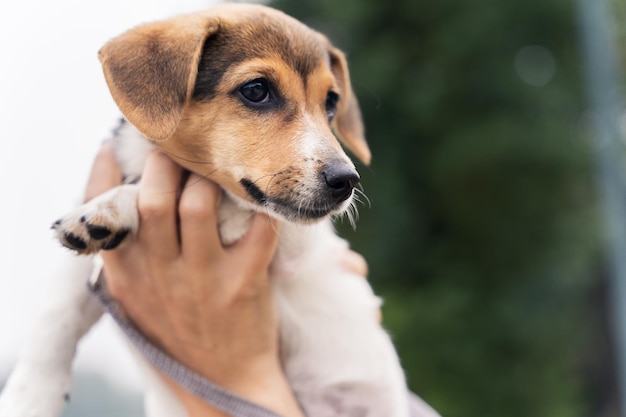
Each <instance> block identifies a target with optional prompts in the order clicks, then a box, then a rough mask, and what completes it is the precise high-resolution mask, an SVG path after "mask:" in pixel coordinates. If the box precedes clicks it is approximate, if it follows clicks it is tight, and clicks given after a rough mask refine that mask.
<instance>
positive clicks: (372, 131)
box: [273, 0, 611, 417]
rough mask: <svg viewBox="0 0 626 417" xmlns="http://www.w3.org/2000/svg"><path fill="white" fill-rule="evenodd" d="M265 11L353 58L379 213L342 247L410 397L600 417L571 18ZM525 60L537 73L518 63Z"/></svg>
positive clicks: (422, 10)
mask: <svg viewBox="0 0 626 417" xmlns="http://www.w3.org/2000/svg"><path fill="white" fill-rule="evenodd" d="M273 5H274V6H275V7H277V8H280V9H282V10H284V11H286V12H287V13H289V14H291V15H292V16H294V17H296V18H299V19H300V20H302V21H304V22H306V23H308V24H309V25H310V26H312V27H314V28H316V29H318V30H320V31H322V32H324V33H326V34H328V35H329V37H330V38H331V39H332V40H333V42H334V43H335V44H336V45H337V46H339V47H340V48H342V49H343V50H344V51H346V52H347V54H348V60H349V62H350V68H351V74H352V80H353V83H354V88H355V90H356V92H357V94H358V96H359V99H360V102H361V107H362V110H363V114H364V119H365V122H366V126H367V132H368V140H369V143H370V147H371V149H372V151H373V155H374V159H373V163H372V165H371V167H365V166H360V167H359V170H360V172H361V173H362V177H363V184H364V189H365V192H366V194H367V196H368V197H369V199H370V200H371V207H367V206H361V208H360V213H361V219H360V221H359V225H358V229H357V231H356V232H355V233H353V232H352V231H350V230H349V229H348V228H342V229H345V230H343V234H344V235H346V236H347V237H348V238H349V239H350V241H351V242H352V244H353V247H354V248H355V249H357V250H358V251H360V252H361V253H363V254H364V255H365V256H366V258H367V259H368V261H369V263H370V268H371V274H370V275H371V281H372V282H373V285H374V286H375V288H376V290H377V291H378V292H379V293H381V294H382V295H383V297H384V298H385V300H386V304H385V308H384V318H385V324H386V326H387V327H388V328H389V330H390V332H391V333H392V335H393V337H394V340H395V342H396V344H397V347H398V349H399V352H400V354H401V357H402V362H403V365H404V367H405V369H406V371H407V375H408V379H409V383H410V386H411V388H412V389H413V390H415V391H416V392H417V393H419V394H420V395H421V396H423V397H424V398H425V399H426V400H427V401H428V402H430V403H431V404H432V405H434V406H435V407H436V408H437V409H438V410H439V411H440V412H441V413H442V414H443V415H444V416H447V417H457V416H458V417H461V416H464V417H517V416H519V417H529V416H533V417H543V416H558V417H562V416H563V417H565V416H582V415H604V414H602V412H601V411H599V408H598V407H599V405H598V402H599V401H601V399H599V395H600V394H598V392H600V391H603V390H604V389H605V388H606V387H602V386H601V384H604V383H606V382H607V380H609V382H610V380H611V375H610V372H609V375H608V376H606V375H605V376H604V377H603V378H604V379H602V378H600V380H594V381H590V380H589V375H590V374H591V375H592V376H593V375H597V374H598V372H595V373H594V371H589V368H594V367H595V368H597V367H600V368H601V369H603V368H605V367H606V360H607V359H598V356H602V355H604V353H606V352H607V351H608V350H607V349H608V347H607V346H606V345H607V340H606V332H605V330H604V327H603V326H604V325H603V323H602V318H603V311H602V306H601V305H600V304H601V302H602V297H601V294H602V288H601V285H602V280H601V274H600V273H599V270H600V265H601V261H600V256H599V252H600V251H599V241H600V239H599V236H598V223H599V222H598V219H597V215H596V211H597V207H596V203H595V201H596V200H597V196H596V195H595V193H596V191H595V190H594V187H593V165H592V158H591V147H590V145H589V138H588V135H587V132H586V122H585V103H584V89H583V88H582V85H583V78H584V77H583V74H581V67H582V63H581V61H580V57H579V50H578V49H579V45H578V30H577V26H576V25H577V17H576V10H575V2H571V1H566V0H509V1H500V0H474V1H471V2H463V1H451V0H392V1H376V0H369V1H365V0H343V1H341V2H339V1H333V0H277V1H275V2H274V3H273ZM528 46H540V47H541V48H535V49H532V48H531V49H530V50H531V51H536V50H537V49H539V50H540V51H541V52H543V54H544V55H541V54H539V57H538V58H537V60H533V55H532V54H531V55H530V61H529V62H524V61H522V62H521V63H520V61H519V60H520V59H523V55H520V54H521V53H522V51H524V48H525V47H528ZM546 52H547V55H548V57H547V58H546V57H545V54H546ZM551 65H552V66H551ZM520 66H521V67H520ZM524 66H525V67H524ZM524 68H526V69H524ZM542 68H543V69H542ZM551 68H552V70H553V74H552V73H551V72H550V71H551ZM544 70H545V71H547V72H546V73H547V74H548V75H547V76H545V77H544V78H545V79H544V80H543V81H542V80H539V81H537V82H531V83H530V84H529V83H528V82H525V81H524V79H525V76H524V73H523V72H524V71H527V72H528V71H531V76H532V71H535V72H536V71H540V73H539V74H540V75H541V71H544ZM544 75H545V74H544ZM546 80H547V81H546ZM531 81H532V79H531ZM598 294H600V295H599V296H598ZM591 341H593V342H591ZM600 374H602V372H600ZM609 388H610V387H609ZM609 388H606V389H609Z"/></svg>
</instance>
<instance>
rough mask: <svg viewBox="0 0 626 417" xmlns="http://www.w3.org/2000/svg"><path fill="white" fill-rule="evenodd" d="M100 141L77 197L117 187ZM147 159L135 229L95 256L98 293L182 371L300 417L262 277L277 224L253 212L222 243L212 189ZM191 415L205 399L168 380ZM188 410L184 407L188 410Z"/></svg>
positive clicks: (116, 173)
mask: <svg viewBox="0 0 626 417" xmlns="http://www.w3.org/2000/svg"><path fill="white" fill-rule="evenodd" d="M114 161H115V159H114V156H113V155H112V153H111V151H110V149H108V146H107V145H105V147H104V149H103V151H102V152H101V153H100V154H99V155H98V157H97V158H96V162H95V164H94V168H93V172H92V176H91V179H90V182H89V185H88V187H87V192H86V198H90V197H93V196H95V195H98V194H100V193H101V192H103V191H105V190H106V189H108V188H111V187H113V186H115V185H118V184H119V182H120V178H121V173H120V170H119V167H117V164H115V162H114ZM181 179H182V170H181V169H180V167H178V166H177V165H176V164H174V163H173V162H172V161H171V160H170V159H169V158H167V157H165V156H164V155H162V154H160V153H158V152H154V153H152V154H151V155H150V156H149V157H148V161H147V164H146V168H145V170H144V174H143V178H142V181H141V183H140V191H139V197H138V210H139V215H140V229H139V233H138V236H137V237H136V239H135V240H132V241H130V242H129V243H127V244H126V245H125V246H124V247H122V248H120V249H119V250H115V251H110V252H102V253H101V255H102V258H103V260H104V271H105V274H106V276H107V285H108V289H109V291H110V293H111V295H112V297H113V298H114V299H116V301H118V302H119V303H120V305H121V306H122V308H123V310H124V311H125V313H126V314H127V315H128V316H129V318H130V319H131V320H132V321H133V322H134V323H136V325H137V326H138V327H139V328H140V329H141V330H142V332H143V333H144V334H146V336H147V337H149V338H150V339H151V340H152V341H153V342H155V343H157V344H158V345H160V346H161V347H162V348H163V349H164V350H165V351H167V352H168V353H169V354H170V355H172V356H173V357H174V358H175V359H177V360H178V361H180V362H181V363H183V364H185V365H186V366H188V367H189V368H191V369H193V370H194V371H196V372H198V373H199V374H201V375H203V376H205V377H206V378H208V379H209V380H211V381H214V382H216V383H218V384H219V385H221V386H223V387H224V388H227V389H229V390H231V391H232V392H235V393H237V394H239V395H241V396H242V397H244V398H247V399H249V400H251V401H253V402H255V403H257V404H259V405H263V406H265V407H267V408H270V409H272V410H274V411H276V412H278V413H280V414H283V415H286V416H289V415H293V416H297V415H301V412H300V410H299V407H298V405H297V402H296V401H295V399H294V398H293V395H292V394H291V391H290V389H289V387H288V385H287V383H286V380H285V378H284V375H283V373H282V369H281V367H280V363H279V359H278V320H277V316H276V311H275V306H274V303H273V300H272V294H271V287H270V286H269V282H268V268H269V263H270V261H271V259H272V257H273V254H274V251H275V248H276V242H277V234H276V231H277V229H278V225H277V224H276V223H275V222H274V221H273V220H271V219H269V218H268V217H267V216H264V215H262V214H258V215H255V217H254V219H253V221H252V226H251V229H250V230H249V232H248V233H247V234H246V236H245V237H244V238H243V239H242V240H241V241H240V242H238V243H237V244H235V245H233V246H232V247H229V248H223V247H222V245H221V243H220V241H219V235H218V231H217V219H216V210H215V208H216V206H217V204H218V203H219V200H220V195H221V192H220V190H219V188H218V187H217V186H216V185H215V184H213V183H211V182H209V181H206V180H204V179H202V178H200V177H199V176H197V175H195V174H192V175H191V176H190V177H189V179H188V180H187V182H186V186H184V187H183V190H182V192H181V193H180V200H178V199H177V196H178V193H177V191H178V189H179V187H180V184H181ZM171 385H172V387H173V388H174V390H175V391H177V394H178V395H179V397H180V398H181V399H182V400H183V403H185V405H186V406H187V408H188V411H190V414H191V415H194V414H196V413H194V411H193V410H196V411H198V410H201V412H198V413H197V414H198V415H220V414H219V413H218V412H216V411H215V410H213V411H212V413H211V414H208V413H207V410H206V406H207V405H206V404H204V403H203V402H202V401H198V399H196V398H195V397H193V396H191V394H188V393H186V392H185V391H183V390H182V389H180V388H179V387H177V386H176V385H175V384H171ZM190 409H191V410H190Z"/></svg>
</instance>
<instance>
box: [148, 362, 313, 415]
mask: <svg viewBox="0 0 626 417" xmlns="http://www.w3.org/2000/svg"><path fill="white" fill-rule="evenodd" d="M159 375H160V376H161V378H162V379H163V380H164V381H165V382H166V383H167V384H168V385H169V386H170V388H171V389H172V391H173V393H174V394H175V395H176V397H177V398H178V399H179V400H180V402H181V403H182V405H183V406H184V408H185V410H186V411H187V414H188V416H189V417H230V416H229V415H228V414H225V413H224V412H222V411H220V410H218V409H216V408H215V407H214V406H213V405H212V404H210V403H208V402H206V401H205V400H203V399H202V398H200V397H198V396H196V395H194V394H193V393H191V392H190V391H187V390H186V389H184V388H183V387H181V386H180V385H178V383H177V382H175V381H173V380H172V379H170V378H169V377H168V376H165V375H163V374H161V373H159ZM241 381H242V383H241V384H238V385H232V386H231V387H228V388H227V387H223V388H227V389H228V390H229V391H231V392H233V393H234V394H237V395H238V396H239V397H241V398H243V399H245V400H247V401H250V402H251V403H254V404H256V405H258V406H261V407H264V408H266V409H268V410H271V411H273V412H275V413H276V414H278V415H280V416H282V417H304V413H303V412H302V410H301V408H300V405H299V404H298V401H297V400H296V397H295V395H294V394H293V392H292V391H291V388H290V387H289V384H288V382H287V379H286V378H285V376H284V374H283V373H282V372H280V373H278V374H271V375H270V374H268V375H264V376H263V377H261V378H255V379H251V380H245V381H244V380H241ZM213 382H216V381H213Z"/></svg>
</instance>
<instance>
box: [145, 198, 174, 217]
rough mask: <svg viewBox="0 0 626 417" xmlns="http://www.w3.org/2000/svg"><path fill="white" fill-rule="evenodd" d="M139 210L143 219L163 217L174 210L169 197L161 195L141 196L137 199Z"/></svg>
mask: <svg viewBox="0 0 626 417" xmlns="http://www.w3.org/2000/svg"><path fill="white" fill-rule="evenodd" d="M137 210H138V211H139V216H140V217H141V219H142V220H144V221H145V220H152V219H156V220H158V219H162V218H164V217H166V216H167V215H168V214H169V213H170V212H171V211H172V202H171V201H170V199H169V198H166V197H159V196H156V195H154V196H149V197H146V196H144V197H141V196H140V198H139V200H138V201H137Z"/></svg>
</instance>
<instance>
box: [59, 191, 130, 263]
mask: <svg viewBox="0 0 626 417" xmlns="http://www.w3.org/2000/svg"><path fill="white" fill-rule="evenodd" d="M136 201H137V186H136V185H132V184H126V185H122V186H119V187H116V188H113V189H112V190H110V191H108V192H106V193H104V194H102V195H100V196H98V197H96V198H94V199H93V200H91V201H89V202H87V203H86V204H83V205H82V206H79V207H77V208H75V209H74V210H72V211H71V212H70V213H68V214H67V215H65V216H63V217H62V218H60V219H59V220H57V221H55V222H54V223H53V224H52V229H53V230H54V231H55V234H56V237H57V239H58V240H59V241H60V242H61V244H62V245H63V246H65V247H67V248H69V249H72V250H74V251H76V252H77V253H79V254H92V253H96V252H98V251H100V250H110V249H115V248H116V247H118V246H119V245H120V244H121V243H122V242H123V241H124V240H125V239H126V238H127V237H128V236H129V235H130V234H132V233H135V232H136V231H137V226H138V222H139V220H138V216H137V203H136Z"/></svg>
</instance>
